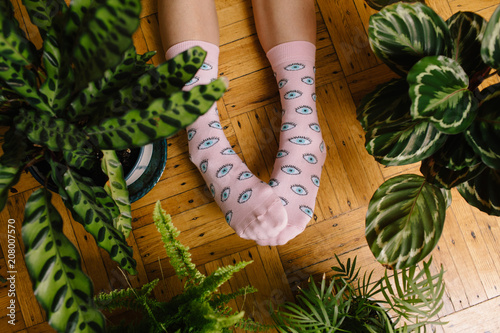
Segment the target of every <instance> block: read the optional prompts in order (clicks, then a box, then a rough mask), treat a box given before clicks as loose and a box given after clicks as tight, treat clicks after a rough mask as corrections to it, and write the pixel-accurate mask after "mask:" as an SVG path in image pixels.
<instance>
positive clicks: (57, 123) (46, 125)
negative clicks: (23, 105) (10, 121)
mask: <svg viewBox="0 0 500 333" xmlns="http://www.w3.org/2000/svg"><path fill="white" fill-rule="evenodd" d="M15 123H16V128H17V129H18V130H19V131H21V132H23V133H24V134H26V136H27V137H28V138H29V139H30V140H31V141H32V142H33V143H36V144H39V145H41V146H45V147H47V148H49V149H50V150H53V151H61V150H73V149H78V148H81V147H83V145H84V144H85V142H86V140H87V138H86V136H85V134H84V133H83V132H82V131H81V130H80V129H79V128H78V127H77V126H76V125H73V124H70V123H69V122H68V121H66V120H65V119H62V118H54V117H51V116H49V115H46V114H44V113H40V112H37V111H36V110H33V109H29V110H23V111H22V112H20V114H19V115H18V116H17V117H16V118H15Z"/></svg>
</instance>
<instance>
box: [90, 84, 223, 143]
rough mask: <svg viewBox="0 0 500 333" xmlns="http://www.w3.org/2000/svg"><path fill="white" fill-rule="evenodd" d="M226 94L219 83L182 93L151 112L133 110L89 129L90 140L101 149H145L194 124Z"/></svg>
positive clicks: (157, 102) (152, 106)
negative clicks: (154, 142)
mask: <svg viewBox="0 0 500 333" xmlns="http://www.w3.org/2000/svg"><path fill="white" fill-rule="evenodd" d="M225 90H226V82H225V81H224V80H221V79H218V80H216V81H213V82H212V83H210V84H208V85H202V86H196V87H194V88H193V89H191V90H190V91H180V92H177V93H174V94H172V95H170V96H169V97H168V98H159V99H156V100H154V101H153V102H152V103H151V104H150V105H149V106H148V108H147V109H143V110H131V111H129V112H128V113H126V114H125V115H124V116H122V117H114V118H109V119H106V120H104V121H103V122H101V123H100V124H99V125H98V126H90V127H86V128H85V131H86V133H87V134H88V135H89V137H90V140H91V141H92V142H94V143H95V144H96V145H97V146H99V147H100V148H101V149H115V150H120V149H125V148H133V147H139V146H144V145H146V144H149V143H151V142H153V141H156V140H158V139H161V138H165V137H168V136H171V135H173V134H175V133H177V132H178V131H179V130H180V129H183V128H185V127H186V126H188V125H189V124H191V123H193V122H194V121H195V120H196V119H197V118H198V116H200V115H202V114H204V113H205V112H207V110H208V109H209V108H210V107H211V106H212V105H213V103H214V102H215V101H217V100H218V99H219V98H220V97H221V96H222V94H223V93H224V91H225Z"/></svg>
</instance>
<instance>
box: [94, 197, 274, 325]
mask: <svg viewBox="0 0 500 333" xmlns="http://www.w3.org/2000/svg"><path fill="white" fill-rule="evenodd" d="M153 220H154V223H155V225H156V227H157V229H158V231H159V232H160V234H161V239H162V241H163V244H164V246H165V250H166V252H167V255H168V257H169V259H170V263H171V264H172V267H173V268H174V270H175V272H176V275H177V277H178V278H179V279H180V280H182V281H183V283H184V288H183V291H182V293H180V294H178V295H177V296H175V297H174V298H172V299H171V300H169V301H167V302H159V301H157V300H155V299H154V298H153V297H150V296H149V294H150V293H151V291H152V290H153V289H154V288H155V286H156V284H157V283H158V279H156V280H154V281H151V282H150V283H147V284H146V285H144V286H143V287H142V288H140V289H133V288H128V289H123V290H114V291H112V292H110V293H101V294H99V295H97V296H96V297H95V303H96V305H97V306H98V307H99V308H100V309H101V310H103V311H107V312H108V313H111V314H112V313H113V311H115V310H117V309H126V310H133V311H134V312H138V313H139V316H136V315H134V316H133V318H132V320H128V321H126V322H122V323H121V324H118V325H114V326H110V327H108V332H178V333H184V332H197V333H211V332H213V333H221V332H231V330H230V328H232V327H239V328H243V329H245V330H250V331H257V330H266V329H268V328H270V327H268V326H266V325H262V324H259V323H256V322H254V321H252V320H250V319H245V318H243V316H244V312H243V311H240V312H234V313H233V310H232V309H231V308H229V307H228V305H227V303H228V302H229V301H231V300H233V299H235V298H236V297H239V296H244V295H246V294H248V293H253V292H255V291H256V289H255V288H253V287H251V286H247V287H244V288H242V289H240V290H238V291H236V292H234V293H231V294H223V293H216V292H217V290H218V289H219V287H220V286H221V285H223V284H224V283H225V282H226V281H228V280H229V279H230V278H231V277H232V275H233V274H234V273H236V272H238V271H240V270H241V269H243V268H244V267H245V266H247V265H248V264H250V263H251V262H247V261H242V262H239V263H237V264H235V265H234V266H233V265H229V266H224V267H219V268H218V269H217V270H216V271H214V272H213V273H212V274H210V275H209V276H205V275H203V274H202V273H201V272H200V271H199V270H198V269H197V268H196V266H195V265H194V264H193V263H192V261H191V258H190V257H191V255H190V253H189V247H187V246H184V245H182V244H181V243H180V242H179V241H178V240H177V237H178V236H179V234H180V232H179V231H178V230H177V229H176V228H175V226H174V224H173V223H172V219H171V217H170V215H168V214H166V212H165V211H164V210H163V209H162V208H161V205H160V202H157V203H156V206H155V208H154V212H153Z"/></svg>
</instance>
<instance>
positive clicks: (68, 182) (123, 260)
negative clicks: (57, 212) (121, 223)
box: [59, 169, 137, 275]
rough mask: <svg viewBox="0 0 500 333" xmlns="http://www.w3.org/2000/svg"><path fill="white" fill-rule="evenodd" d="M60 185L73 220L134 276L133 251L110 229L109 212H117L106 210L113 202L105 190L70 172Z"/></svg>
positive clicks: (117, 232) (111, 226) (112, 209)
mask: <svg viewBox="0 0 500 333" xmlns="http://www.w3.org/2000/svg"><path fill="white" fill-rule="evenodd" d="M63 185H64V189H63V191H64V193H63V195H62V196H63V197H65V198H66V200H67V201H66V202H65V204H66V207H68V208H69V209H70V211H71V213H72V215H73V218H74V219H75V220H76V221H77V222H79V223H81V224H82V225H83V227H84V228H85V230H87V231H88V232H89V233H90V234H91V235H92V236H94V238H95V240H96V243H97V245H98V246H99V247H101V248H103V249H104V250H106V251H107V252H108V253H109V255H110V257H111V259H113V260H114V261H116V262H117V263H118V264H119V265H120V267H121V268H123V269H124V270H126V271H127V272H129V273H130V274H132V275H134V274H137V271H136V269H135V268H136V261H135V259H134V258H133V256H132V248H131V247H130V246H129V245H128V244H127V242H126V240H125V237H124V236H123V234H122V233H121V232H119V231H118V230H117V229H116V228H114V227H113V218H114V216H113V215H112V214H111V213H112V212H116V211H117V209H116V208H113V207H111V208H110V207H108V205H109V204H110V203H112V201H111V200H109V199H107V198H109V196H108V194H107V193H106V192H105V191H104V189H103V188H102V187H99V186H95V185H94V184H93V183H92V180H91V179H90V178H87V177H83V176H80V175H79V174H77V173H76V172H74V171H73V170H71V169H67V171H66V172H65V173H64V176H63ZM59 189H60V191H61V188H59ZM103 203H105V204H103Z"/></svg>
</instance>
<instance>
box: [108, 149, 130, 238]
mask: <svg viewBox="0 0 500 333" xmlns="http://www.w3.org/2000/svg"><path fill="white" fill-rule="evenodd" d="M102 153H103V157H102V163H101V166H102V170H103V171H104V173H105V174H106V175H107V176H108V178H109V180H108V181H107V183H106V185H104V190H105V191H106V192H107V193H108V195H109V196H110V197H111V198H113V200H114V201H115V203H116V205H117V206H118V209H119V210H120V213H119V215H118V216H117V217H115V218H114V219H113V226H114V227H115V228H116V229H117V230H118V231H120V232H121V233H122V234H123V235H124V236H125V238H127V237H128V236H129V234H130V231H131V230H132V209H131V207H130V199H129V193H128V189H127V183H126V182H125V179H124V178H123V168H122V165H121V163H120V161H119V160H118V156H117V155H116V152H115V151H114V150H103V151H102Z"/></svg>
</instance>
